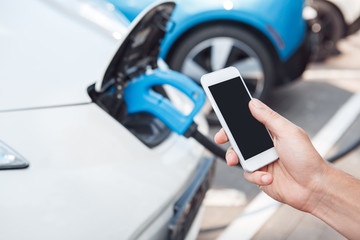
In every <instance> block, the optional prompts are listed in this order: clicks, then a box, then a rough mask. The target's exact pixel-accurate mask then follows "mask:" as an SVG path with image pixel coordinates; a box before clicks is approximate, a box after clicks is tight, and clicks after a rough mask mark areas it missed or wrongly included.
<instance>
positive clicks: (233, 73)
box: [201, 67, 278, 172]
mask: <svg viewBox="0 0 360 240" xmlns="http://www.w3.org/2000/svg"><path fill="white" fill-rule="evenodd" d="M236 77H239V78H240V79H241V81H242V84H243V86H244V87H245V89H246V91H247V93H248V95H249V101H250V100H251V99H252V96H251V94H250V92H249V90H248V89H247V87H246V85H245V83H244V80H243V79H242V77H241V75H240V73H239V71H238V70H237V68H235V67H228V68H225V69H221V70H218V71H215V72H211V73H208V74H205V75H203V76H202V77H201V85H202V87H203V88H204V90H205V93H206V95H207V97H208V99H209V101H210V103H211V105H212V106H213V109H214V111H215V114H216V116H217V117H218V119H219V121H220V124H221V126H222V127H223V128H224V130H225V132H226V134H227V136H228V138H229V141H230V144H231V146H232V147H233V149H234V151H235V152H236V154H237V155H238V157H239V160H240V163H241V166H242V167H243V169H244V170H245V171H247V172H253V171H255V170H257V169H259V168H261V167H264V166H266V165H268V164H269V163H271V162H273V161H275V160H277V159H278V155H277V153H276V150H275V148H274V147H272V148H269V149H267V150H265V151H263V152H261V153H259V154H257V155H255V156H253V157H251V158H249V159H247V160H245V159H244V157H243V155H242V153H241V151H240V149H239V147H238V146H237V144H236V142H235V139H234V137H233V135H232V133H231V131H230V129H229V127H228V125H227V123H226V121H225V119H224V117H223V116H222V114H221V112H220V110H219V107H218V105H217V103H216V101H215V99H214V97H213V96H212V94H211V91H210V89H209V87H210V86H212V85H214V84H218V83H221V82H225V81H228V80H231V79H233V78H236ZM265 128H266V127H265ZM266 130H267V128H266ZM267 132H268V134H269V136H270V138H271V139H272V136H271V134H270V133H269V131H268V130H267Z"/></svg>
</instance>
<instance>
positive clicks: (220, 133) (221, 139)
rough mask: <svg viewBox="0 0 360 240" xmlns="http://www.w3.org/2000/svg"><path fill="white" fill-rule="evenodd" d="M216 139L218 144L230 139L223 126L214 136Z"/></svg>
mask: <svg viewBox="0 0 360 240" xmlns="http://www.w3.org/2000/svg"><path fill="white" fill-rule="evenodd" d="M214 140H215V142H216V143H217V144H223V143H226V142H228V141H229V138H228V136H227V135H226V133H225V131H224V129H223V128H221V129H220V130H219V131H218V132H217V133H216V134H215V137H214Z"/></svg>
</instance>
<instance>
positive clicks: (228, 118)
mask: <svg viewBox="0 0 360 240" xmlns="http://www.w3.org/2000/svg"><path fill="white" fill-rule="evenodd" d="M209 89H210V92H211V94H212V95H213V97H214V99H215V102H216V103H217V105H218V107H219V110H220V112H221V114H222V115H223V117H224V119H225V122H226V123H227V125H228V127H229V129H230V131H231V133H232V135H233V137H234V139H235V142H236V144H237V146H238V147H239V149H240V151H241V153H242V155H243V157H244V158H245V160H246V159H249V158H251V157H253V156H255V155H257V154H259V153H261V152H263V151H265V150H267V149H269V148H271V147H273V146H274V145H273V142H272V140H271V138H270V136H269V133H268V132H267V130H266V128H265V126H264V125H263V124H262V123H260V122H259V121H257V120H256V119H255V118H254V117H253V116H252V115H251V112H250V109H249V106H248V104H249V101H250V97H249V94H248V93H247V91H246V89H245V87H244V85H243V83H242V81H241V79H240V77H236V78H233V79H230V80H228V81H224V82H221V83H218V84H214V85H212V86H210V87H209Z"/></svg>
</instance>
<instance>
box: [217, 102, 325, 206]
mask: <svg viewBox="0 0 360 240" xmlns="http://www.w3.org/2000/svg"><path fill="white" fill-rule="evenodd" d="M249 108H250V111H251V113H252V115H253V116H254V117H255V118H256V119H257V120H258V121H259V122H261V123H263V124H264V125H265V126H266V127H267V128H268V130H269V131H270V134H271V135H272V137H273V140H274V146H275V149H276V152H277V154H278V156H279V159H278V160H277V161H275V162H273V163H271V164H269V165H267V166H265V167H263V168H261V169H259V170H258V171H255V172H253V173H247V172H244V177H245V179H246V180H247V181H249V182H252V183H254V184H257V185H258V186H259V187H260V189H262V190H263V191H264V192H265V193H267V194H268V195H269V196H270V197H272V198H274V199H275V200H277V201H280V202H284V203H286V204H289V205H290V206H293V207H294V208H297V209H299V210H302V211H307V212H311V211H312V210H313V209H314V208H315V207H316V205H317V202H318V199H319V198H321V196H316V194H317V193H318V192H321V191H317V190H318V189H319V188H323V187H324V186H322V181H321V179H322V178H323V176H324V175H325V174H326V172H327V171H328V169H329V165H328V164H327V163H326V162H325V161H324V160H323V158H322V157H321V156H320V155H319V154H318V152H317V151H316V149H315V148H314V146H313V145H312V143H311V141H310V139H309V137H308V135H307V134H306V132H305V131H304V130H302V129H301V128H300V127H298V126H296V125H295V124H293V123H291V122H290V121H288V120H287V119H285V118H284V117H282V116H280V115H279V114H278V113H276V112H274V111H273V110H272V109H270V108H269V107H268V106H266V105H265V104H263V103H262V102H261V101H259V100H257V99H253V100H251V101H250V102H249ZM239 124H241V123H239ZM215 142H216V143H218V144H223V143H226V142H228V137H227V136H226V133H225V131H224V130H223V129H221V130H220V131H219V132H218V133H217V134H216V135H215ZM226 160H227V163H228V165H230V166H232V165H235V164H237V163H238V161H239V159H238V157H237V155H236V153H235V151H234V150H233V149H232V148H229V149H228V150H227V153H226Z"/></svg>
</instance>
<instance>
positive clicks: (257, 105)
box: [251, 98, 262, 108]
mask: <svg viewBox="0 0 360 240" xmlns="http://www.w3.org/2000/svg"><path fill="white" fill-rule="evenodd" d="M251 104H252V105H253V106H254V107H256V108H261V107H262V104H261V102H260V101H259V100H257V99H255V98H253V99H252V100H251Z"/></svg>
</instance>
